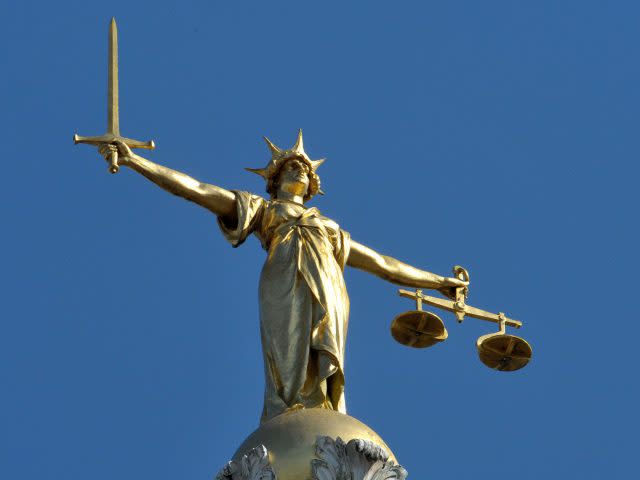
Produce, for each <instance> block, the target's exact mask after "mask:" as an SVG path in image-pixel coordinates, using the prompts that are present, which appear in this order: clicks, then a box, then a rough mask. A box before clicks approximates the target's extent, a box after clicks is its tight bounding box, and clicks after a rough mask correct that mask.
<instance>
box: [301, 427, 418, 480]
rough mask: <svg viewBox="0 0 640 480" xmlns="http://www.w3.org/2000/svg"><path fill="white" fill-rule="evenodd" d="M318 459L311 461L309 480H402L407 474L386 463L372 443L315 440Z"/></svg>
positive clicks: (357, 440)
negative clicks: (310, 477) (310, 476)
mask: <svg viewBox="0 0 640 480" xmlns="http://www.w3.org/2000/svg"><path fill="white" fill-rule="evenodd" d="M316 455H317V456H318V458H317V459H314V460H312V461H311V471H312V480H405V479H406V478H407V471H406V470H405V469H404V468H402V467H401V466H400V465H396V464H395V463H394V462H393V461H391V460H389V454H388V453H387V452H386V451H385V450H384V449H383V448H381V447H380V446H379V445H376V444H375V443H373V442H370V441H367V440H360V439H355V440H350V441H349V443H347V444H345V443H344V441H343V440H342V439H341V438H340V437H338V438H337V439H336V440H333V439H332V438H331V437H318V440H317V441H316Z"/></svg>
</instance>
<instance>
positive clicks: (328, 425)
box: [233, 408, 397, 480]
mask: <svg viewBox="0 0 640 480" xmlns="http://www.w3.org/2000/svg"><path fill="white" fill-rule="evenodd" d="M323 436H327V437H331V438H333V439H336V438H337V437H340V438H342V440H343V441H344V442H345V443H347V442H348V441H349V440H353V439H362V440H368V441H370V442H373V443H375V444H377V445H378V446H380V447H382V448H383V449H385V450H386V451H387V453H388V454H389V460H393V461H394V462H396V463H397V461H396V458H395V456H394V455H393V453H392V452H391V449H390V448H389V447H388V446H387V445H386V443H385V442H384V441H383V440H382V438H380V436H379V435H378V434H377V433H376V432H374V431H373V430H372V429H371V428H369V427H368V426H366V425H365V424H364V423H362V422H361V421H360V420H356V419H355V418H353V417H350V416H349V415H345V414H343V413H339V412H336V411H334V410H327V409H322V408H310V409H301V410H295V411H290V412H285V413H283V414H281V415H278V416H277V417H275V418H272V419H271V420H269V421H268V422H265V423H263V424H262V425H260V427H259V428H258V429H257V430H256V431H254V432H253V433H252V434H251V435H249V436H248V437H247V439H246V440H245V441H244V442H243V443H242V445H240V448H238V450H237V451H236V453H235V454H234V455H233V460H234V461H236V462H239V461H240V460H241V458H242V456H243V455H246V454H248V453H249V452H250V451H251V449H252V448H255V447H257V446H259V445H264V446H265V447H266V449H267V451H268V452H269V461H270V463H271V466H272V468H273V470H274V472H275V473H276V475H277V477H278V480H306V479H310V478H311V460H313V459H315V458H317V457H316V448H315V445H316V440H317V439H318V437H323Z"/></svg>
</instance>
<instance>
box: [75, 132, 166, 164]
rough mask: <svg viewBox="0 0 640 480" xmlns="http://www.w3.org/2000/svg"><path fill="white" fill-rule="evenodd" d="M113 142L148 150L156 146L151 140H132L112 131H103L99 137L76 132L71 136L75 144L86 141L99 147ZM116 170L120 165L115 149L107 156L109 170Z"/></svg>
mask: <svg viewBox="0 0 640 480" xmlns="http://www.w3.org/2000/svg"><path fill="white" fill-rule="evenodd" d="M115 142H122V143H124V144H125V145H127V146H128V147H129V148H146V149H148V150H153V149H154V148H156V144H155V142H154V141H153V140H149V141H148V142H142V141H140V140H134V139H132V138H126V137H121V136H119V135H114V134H112V133H105V134H104V135H101V136H99V137H81V136H80V135H78V134H75V135H74V136H73V143H75V144H76V145H77V144H78V143H86V144H88V145H94V146H96V147H101V146H102V145H105V144H107V145H108V144H113V143H115ZM118 170H120V166H119V165H118V151H117V150H116V151H115V152H113V153H112V154H111V157H110V158H109V171H110V172H111V173H118Z"/></svg>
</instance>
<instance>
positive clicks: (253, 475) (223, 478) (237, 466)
mask: <svg viewBox="0 0 640 480" xmlns="http://www.w3.org/2000/svg"><path fill="white" fill-rule="evenodd" d="M216 480H277V479H276V474H275V473H274V471H273V469H272V468H271V465H270V463H269V452H268V451H267V449H266V448H265V446H264V445H260V446H258V447H255V448H252V449H251V451H250V452H249V453H248V454H246V455H243V456H242V458H241V459H240V461H239V462H234V461H233V460H232V461H230V462H229V463H227V464H226V465H225V466H224V468H223V469H222V470H220V472H219V473H218V475H216Z"/></svg>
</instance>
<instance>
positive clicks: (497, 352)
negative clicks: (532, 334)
mask: <svg viewBox="0 0 640 480" xmlns="http://www.w3.org/2000/svg"><path fill="white" fill-rule="evenodd" d="M477 347H478V355H479V356H480V361H481V362H482V363H484V364H485V365H486V366H487V367H489V368H493V369H495V370H500V371H502V372H512V371H514V370H520V369H521V368H522V367H524V366H526V365H527V363H529V360H531V353H532V350H531V345H529V343H528V342H527V341H526V340H525V339H524V338H520V337H516V336H515V335H509V334H507V333H505V334H498V335H493V336H490V337H485V338H482V337H481V338H479V339H478V342H477Z"/></svg>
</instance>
